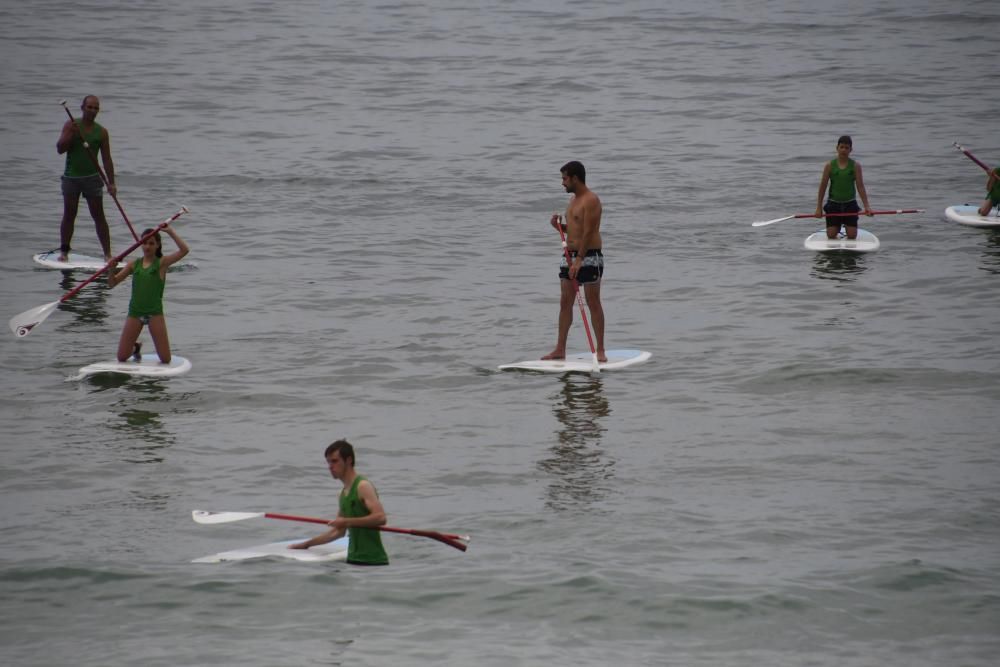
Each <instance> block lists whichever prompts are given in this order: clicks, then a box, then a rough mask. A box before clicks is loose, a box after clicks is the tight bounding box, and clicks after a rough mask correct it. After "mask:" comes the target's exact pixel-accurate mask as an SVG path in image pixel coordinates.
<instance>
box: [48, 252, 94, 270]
mask: <svg viewBox="0 0 1000 667" xmlns="http://www.w3.org/2000/svg"><path fill="white" fill-rule="evenodd" d="M31 259H33V260H35V263H36V264H41V265H42V266H44V267H45V268H46V269H63V270H69V269H87V270H89V271H96V270H98V269H103V268H104V265H105V264H107V262H105V261H104V258H102V257H91V256H90V255H81V254H79V253H76V252H71V253H70V254H69V256H68V257H67V258H66V261H65V262H60V261H59V251H58V250H50V251H48V252H40V253H38V254H37V255H32V257H31Z"/></svg>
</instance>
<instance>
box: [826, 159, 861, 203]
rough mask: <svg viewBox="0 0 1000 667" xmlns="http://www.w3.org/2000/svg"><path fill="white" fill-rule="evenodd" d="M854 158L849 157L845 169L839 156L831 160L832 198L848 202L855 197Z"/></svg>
mask: <svg viewBox="0 0 1000 667" xmlns="http://www.w3.org/2000/svg"><path fill="white" fill-rule="evenodd" d="M854 196H855V195H854V160H851V159H848V160H847V166H846V167H844V168H843V169H841V168H840V165H838V164H837V158H833V159H832V160H830V199H831V200H832V201H837V202H846V201H851V200H852V199H854Z"/></svg>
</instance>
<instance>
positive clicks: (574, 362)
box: [497, 350, 653, 373]
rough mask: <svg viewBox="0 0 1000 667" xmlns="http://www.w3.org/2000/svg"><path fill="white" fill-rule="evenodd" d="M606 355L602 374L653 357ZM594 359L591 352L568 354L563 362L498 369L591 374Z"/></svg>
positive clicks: (527, 363)
mask: <svg viewBox="0 0 1000 667" xmlns="http://www.w3.org/2000/svg"><path fill="white" fill-rule="evenodd" d="M605 354H606V355H607V357H608V360H607V361H606V362H604V363H601V364H598V368H599V369H600V370H601V371H602V372H603V371H613V370H619V369H622V368H628V367H629V366H635V365H636V364H641V363H644V362H646V361H649V358H650V357H651V356H653V355H652V353H650V352H645V351H643V350H607V351H606V352H605ZM593 358H594V357H593V355H592V354H591V353H590V352H577V353H574V354H567V355H566V358H565V359H563V360H555V359H553V360H542V359H529V360H527V361H518V362H515V363H513V364H503V365H502V366H498V367H497V368H499V369H500V370H502V371H510V370H520V371H541V372H543V373H572V372H580V373H590V372H591V370H593V365H594V361H593Z"/></svg>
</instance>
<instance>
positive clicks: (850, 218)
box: [816, 134, 872, 239]
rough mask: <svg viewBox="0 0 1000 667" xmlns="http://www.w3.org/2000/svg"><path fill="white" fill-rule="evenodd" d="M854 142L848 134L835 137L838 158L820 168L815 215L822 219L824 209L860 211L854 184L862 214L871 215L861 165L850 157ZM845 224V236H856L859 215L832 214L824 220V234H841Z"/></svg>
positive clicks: (831, 237)
mask: <svg viewBox="0 0 1000 667" xmlns="http://www.w3.org/2000/svg"><path fill="white" fill-rule="evenodd" d="M853 148H854V142H853V141H852V140H851V137H850V136H848V135H846V134H845V135H842V136H841V137H840V138H839V139H837V157H835V158H833V159H832V160H830V161H829V162H827V163H826V165H825V166H824V167H823V176H822V178H820V179H819V195H818V196H817V197H816V217H817V218H822V217H823V211H826V212H827V213H859V212H860V211H861V209H860V208H858V202H857V199H856V198H855V186H857V193H858V194H860V195H861V201H862V203H863V204H864V205H865V209H864V212H865V215H867V216H871V215H872V211H871V206H869V205H868V192H866V191H865V180H864V178H863V177H862V175H861V165H860V164H859V163H857V162H855V161H854V160H852V159H851V158H850V155H851V150H853ZM827 184H829V186H830V198H829V199H827V200H826V206H824V205H823V197H824V196H825V195H826V186H827ZM841 225H843V226H844V230H845V231H846V232H847V238H849V239H856V238H858V216H856V215H844V216H833V217H828V218H827V219H826V237H827V238H828V239H835V238H837V234H838V233H840V226H841Z"/></svg>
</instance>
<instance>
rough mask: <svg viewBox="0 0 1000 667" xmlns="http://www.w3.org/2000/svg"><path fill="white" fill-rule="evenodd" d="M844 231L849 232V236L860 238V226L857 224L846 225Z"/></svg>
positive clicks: (850, 237)
mask: <svg viewBox="0 0 1000 667" xmlns="http://www.w3.org/2000/svg"><path fill="white" fill-rule="evenodd" d="M844 231H846V232H847V238H849V239H856V238H858V226H857V225H851V226H848V225H844Z"/></svg>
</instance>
